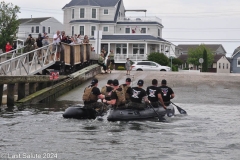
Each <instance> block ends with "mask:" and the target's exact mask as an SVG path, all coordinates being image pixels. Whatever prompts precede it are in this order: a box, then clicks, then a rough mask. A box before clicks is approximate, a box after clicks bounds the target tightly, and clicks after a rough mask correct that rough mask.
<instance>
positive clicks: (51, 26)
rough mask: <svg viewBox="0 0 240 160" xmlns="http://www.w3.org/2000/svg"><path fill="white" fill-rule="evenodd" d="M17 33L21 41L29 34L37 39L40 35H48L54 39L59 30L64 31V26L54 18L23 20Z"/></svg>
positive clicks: (20, 20)
mask: <svg viewBox="0 0 240 160" xmlns="http://www.w3.org/2000/svg"><path fill="white" fill-rule="evenodd" d="M19 22H20V25H19V29H18V33H17V37H18V38H19V39H26V38H27V37H28V35H29V34H31V35H32V37H34V38H37V37H38V34H39V33H41V34H43V33H45V32H46V33H47V34H48V36H49V38H52V37H53V35H54V34H55V33H56V32H57V30H60V31H62V30H63V24H62V23H61V22H59V21H58V20H57V19H55V18H53V17H41V18H21V19H19Z"/></svg>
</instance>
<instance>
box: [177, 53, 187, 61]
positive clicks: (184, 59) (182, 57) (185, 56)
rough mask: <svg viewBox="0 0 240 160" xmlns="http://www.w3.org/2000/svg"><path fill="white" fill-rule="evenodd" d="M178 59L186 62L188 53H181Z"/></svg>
mask: <svg viewBox="0 0 240 160" xmlns="http://www.w3.org/2000/svg"><path fill="white" fill-rule="evenodd" d="M178 59H180V60H182V61H183V62H187V59H188V55H187V54H181V55H180V56H179V57H178Z"/></svg>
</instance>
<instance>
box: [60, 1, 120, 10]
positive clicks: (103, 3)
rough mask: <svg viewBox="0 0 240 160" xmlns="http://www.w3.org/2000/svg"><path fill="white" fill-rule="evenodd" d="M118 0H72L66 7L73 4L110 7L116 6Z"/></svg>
mask: <svg viewBox="0 0 240 160" xmlns="http://www.w3.org/2000/svg"><path fill="white" fill-rule="evenodd" d="M118 2H119V0H72V1H71V2H69V3H68V4H66V5H65V6H64V7H63V9H64V8H66V7H73V6H99V7H112V6H116V5H117V3H118Z"/></svg>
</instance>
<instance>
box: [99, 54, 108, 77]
mask: <svg viewBox="0 0 240 160" xmlns="http://www.w3.org/2000/svg"><path fill="white" fill-rule="evenodd" d="M104 61H105V60H104V55H103V54H100V56H99V58H98V65H100V66H102V67H103V70H104V71H105V73H107V67H106V64H105V62H104Z"/></svg>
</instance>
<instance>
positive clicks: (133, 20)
mask: <svg viewBox="0 0 240 160" xmlns="http://www.w3.org/2000/svg"><path fill="white" fill-rule="evenodd" d="M63 11H64V19H63V25H64V30H65V32H66V34H67V35H74V34H80V35H81V36H82V37H83V36H84V35H88V37H89V38H90V43H92V44H93V46H95V43H96V42H95V41H96V40H95V39H94V38H93V37H94V31H95V30H97V31H99V30H101V31H102V39H101V46H100V47H99V50H100V48H101V49H102V48H104V49H105V50H106V51H107V52H108V51H110V50H113V52H114V53H115V61H116V63H121V62H125V61H126V58H127V57H129V58H130V59H132V60H143V59H146V58H147V55H148V54H150V53H152V52H161V53H165V54H166V56H170V55H171V54H173V55H174V52H175V46H174V45H172V44H171V43H170V42H168V41H166V40H164V39H163V38H162V29H163V25H162V21H161V19H160V18H158V17H148V16H147V17H146V16H145V17H126V16H125V13H126V12H128V11H142V12H145V13H146V10H126V9H125V7H124V4H123V0H81V1H79V0H72V1H71V2H69V3H68V4H66V5H65V6H64V7H63ZM173 48H174V49H173ZM95 50H96V48H95ZM99 50H98V51H97V52H99Z"/></svg>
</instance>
